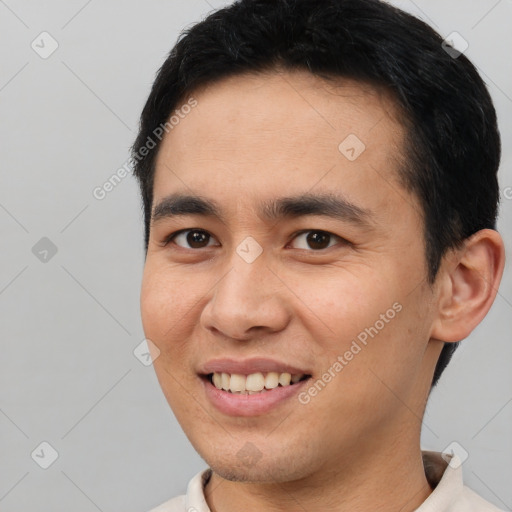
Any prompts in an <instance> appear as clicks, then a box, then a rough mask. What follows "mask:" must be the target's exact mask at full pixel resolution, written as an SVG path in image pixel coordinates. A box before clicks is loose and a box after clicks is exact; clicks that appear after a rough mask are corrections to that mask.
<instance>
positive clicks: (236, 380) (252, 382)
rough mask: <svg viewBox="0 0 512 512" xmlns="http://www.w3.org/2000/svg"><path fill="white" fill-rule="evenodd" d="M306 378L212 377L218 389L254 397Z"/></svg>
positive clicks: (287, 375) (282, 375)
mask: <svg viewBox="0 0 512 512" xmlns="http://www.w3.org/2000/svg"><path fill="white" fill-rule="evenodd" d="M303 377H304V374H296V375H291V374H290V373H277V372H269V373H267V374H263V373H261V372H257V373H251V374H250V375H247V376H246V375H241V374H239V373H233V374H231V375H230V374H229V373H214V374H213V375H212V382H213V385H214V386H215V387H216V388H217V389H223V390H224V391H231V392H232V393H243V394H249V395H252V394H254V393H259V392H264V391H266V390H267V389H274V388H277V386H279V385H281V386H289V385H290V384H295V383H296V382H298V381H299V380H300V379H302V378H303Z"/></svg>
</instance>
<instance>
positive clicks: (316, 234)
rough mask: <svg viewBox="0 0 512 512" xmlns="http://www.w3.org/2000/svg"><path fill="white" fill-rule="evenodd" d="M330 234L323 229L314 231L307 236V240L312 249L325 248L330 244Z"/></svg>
mask: <svg viewBox="0 0 512 512" xmlns="http://www.w3.org/2000/svg"><path fill="white" fill-rule="evenodd" d="M329 236H330V235H328V234H327V233H322V232H321V231H313V232H311V233H310V234H309V235H308V236H307V241H308V244H309V246H310V247H311V248H312V249H325V247H327V246H328V245H329Z"/></svg>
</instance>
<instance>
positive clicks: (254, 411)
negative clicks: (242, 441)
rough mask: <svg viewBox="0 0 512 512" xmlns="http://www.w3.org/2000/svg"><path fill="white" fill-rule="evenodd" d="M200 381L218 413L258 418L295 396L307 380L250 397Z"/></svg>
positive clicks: (206, 380) (204, 380)
mask: <svg viewBox="0 0 512 512" xmlns="http://www.w3.org/2000/svg"><path fill="white" fill-rule="evenodd" d="M201 380H202V381H203V384H204V387H205V392H206V396H207V398H208V399H209V400H210V402H211V403H212V404H213V405H214V406H215V407H216V408H217V409H218V410H219V411H220V412H222V413H224V414H227V415H229V416H258V415H260V414H265V413H267V412H269V411H270V410H272V409H274V408H276V407H278V406H279V405H282V404H283V403H284V402H286V401H287V400H290V399H291V398H292V397H294V396H296V395H297V394H298V393H299V392H300V390H301V389H302V387H303V386H304V385H305V384H306V383H307V381H308V380H309V379H306V380H303V381H300V382H296V383H295V384H291V385H289V386H278V387H277V388H274V389H269V390H267V391H263V392H261V393H254V394H252V395H248V394H245V393H244V394H241V393H230V392H229V391H224V390H223V389H217V388H216V387H215V386H214V385H213V384H212V383H211V382H210V381H209V380H208V379H204V378H203V379H201Z"/></svg>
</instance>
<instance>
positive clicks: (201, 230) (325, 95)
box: [133, 0, 504, 512]
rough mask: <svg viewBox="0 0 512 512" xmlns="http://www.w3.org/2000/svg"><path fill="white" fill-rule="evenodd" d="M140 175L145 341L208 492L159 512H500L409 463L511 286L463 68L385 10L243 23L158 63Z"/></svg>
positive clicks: (211, 24) (303, 0)
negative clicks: (427, 422) (435, 406)
mask: <svg viewBox="0 0 512 512" xmlns="http://www.w3.org/2000/svg"><path fill="white" fill-rule="evenodd" d="M133 156H134V159H135V161H136V169H135V174H136V176H137V178H138V179H139V181H140V184H141V190H142V197H143V201H144V212H145V227H146V238H145V241H146V249H147V254H146V262H145V270H144V277H143V283H142V292H141V311H142V321H143V326H144V331H145V334H146V337H147V339H148V340H150V343H149V344H150V348H151V350H152V351H153V354H154V366H155V371H156V373H157V376H158V380H159V382H160V385H161V387H162V390H163V392H164V394H165V396H166V398H167V400H168V402H169V404H170V406H171V408H172V410H173V412H174V414H175V415H176V417H177V419H178V421H179V422H180V424H181V426H182V428H183V429H184V431H185V433H186V435H187V436H188V438H189V440H190V442H191V443H192V445H193V446H194V447H195V449H196V450H197V452H198V453H199V454H200V455H201V457H203V458H204V460H205V461H206V462H207V464H208V465H209V468H210V469H208V470H206V471H204V472H202V473H200V474H198V475H197V476H196V477H195V478H194V479H193V480H192V481H191V482H190V484H189V487H188V490H187V495H186V496H180V497H177V498H174V499H172V500H170V501H168V502H167V503H164V504H162V505H161V506H160V507H158V508H156V509H154V511H155V512H157V511H158V512H164V511H185V510H187V511H198V512H204V511H208V510H211V511H212V512H231V511H240V510H249V511H252V510H258V511H276V510H294V511H295V510H307V511H309V512H313V511H317V510H322V511H325V510H329V511H339V512H343V511H348V510H350V511H357V510H361V511H362V510H379V511H394V512H396V511H403V512H408V511H412V510H420V511H421V512H426V511H443V512H445V511H446V512H447V511H462V510H464V512H470V511H496V510H498V509H497V508H495V507H494V506H493V505H492V504H490V503H488V502H487V501H485V500H484V499H483V498H481V497H479V496H478V495H477V494H475V493H474V492H473V491H471V490H470V489H469V488H467V487H465V486H464V485H463V483H462V469H461V467H460V461H459V460H458V459H457V457H456V456H455V455H454V456H452V457H451V458H450V456H447V455H441V454H440V453H434V452H422V451H421V448H420V432H421V424H422V418H423V414H424V411H425V405H426V401H427V398H428V395H429V392H430V390H431V389H432V387H433V386H434V385H435V384H436V383H437V381H438V379H439V377H440V375H441V373H442V371H443V370H444V368H445V366H446V365H447V363H448V361H449V359H450V357H451V355H452V353H453V351H454V349H455V348H456V346H457V343H458V342H459V341H461V340H463V339H464V338H466V337H467V336H468V335H469V334H470V333H471V331H472V330H473V329H474V328H475V327H476V326H477V325H478V324H479V322H480V321H481V320H482V319H483V318H484V316H485V315H486V313H487V312H488V310H489V308H490V307H491V305H492V303H493V300H494V298H495V295H496V290H497V288H498V286H499V282H500V279H501V275H502V272H503V266H504V248H503V242H502V239H501V237H500V235H499V234H498V233H497V232H496V231H495V226H496V224H495V222H496V215H497V203H498V184H497V178H496V173H497V168H498V164H499V158H500V141H499V134H498V130H497V126H496V116H495V111H494V108H493V105H492V102H491V99H490V97H489V94H488V92H487V90H486V88H485V85H484V84H483V82H482V80H481V79H480V77H479V75H478V73H477V72H476V70H475V68H474V67H473V65H472V64H471V63H470V62H469V61H468V60H467V59H466V58H465V57H464V56H463V55H459V54H458V53H457V52H455V51H454V50H453V48H447V47H446V45H445V44H444V43H443V41H442V39H441V37H440V36H439V35H438V34H436V33H435V32H434V31H433V30H432V29H431V28H429V27H428V26H427V25H425V24H424V23H422V22H421V21H419V20H417V19H416V18H414V17H412V16H410V15H407V14H405V13H404V12H402V11H400V10H397V9H395V8H393V7H391V6H390V5H388V4H386V3H383V2H380V1H377V0H324V1H311V0H277V1H276V0H272V1H270V0H242V1H240V2H235V3H234V4H233V5H231V6H228V7H226V8H224V9H221V10H219V11H217V12H214V13H213V14H211V15H210V16H209V17H208V18H207V19H205V20H204V21H202V22H201V23H198V24H197V25H195V26H194V27H192V28H191V29H189V30H188V31H187V32H186V34H185V35H184V36H183V37H182V38H181V39H180V41H179V42H178V43H177V44H176V46H175V47H174V49H173V50H172V52H171V54H170V55H169V57H168V59H167V60H166V61H165V63H164V64H163V66H162V68H161V69H160V71H159V74H158V76H157V78H156V81H155V83H154V85H153V88H152V91H151V93H150V96H149V99H148V101H147V103H146V106H145V108H144V111H143V113H142V116H141V125H140V132H139V135H138V138H137V140H136V142H135V144H134V147H133Z"/></svg>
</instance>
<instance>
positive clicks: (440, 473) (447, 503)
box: [149, 451, 504, 512]
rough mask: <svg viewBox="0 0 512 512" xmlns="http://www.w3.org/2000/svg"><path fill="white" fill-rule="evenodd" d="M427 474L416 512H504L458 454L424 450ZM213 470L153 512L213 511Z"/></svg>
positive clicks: (194, 478) (203, 474)
mask: <svg viewBox="0 0 512 512" xmlns="http://www.w3.org/2000/svg"><path fill="white" fill-rule="evenodd" d="M422 454H423V463H424V467H425V475H426V477H427V480H428V482H429V483H430V485H431V487H434V490H433V491H432V493H431V494H430V495H429V497H428V498H427V499H426V500H425V501H424V502H423V503H422V504H421V505H420V507H419V508H417V509H416V511H415V512H504V511H503V510H501V509H499V508H497V507H495V506H494V505H493V504H492V503H489V502H488V501H486V500H484V499H483V498H482V497H481V496H479V495H478V494H476V493H475V492H474V491H472V490H471V489H470V488H469V487H467V486H465V485H464V483H463V481H462V463H461V461H460V459H459V458H458V457H457V455H455V454H454V455H452V456H451V458H449V456H446V455H444V457H446V458H447V459H448V460H449V463H447V462H445V460H444V459H443V456H442V455H441V453H438V452H428V451H423V452H422ZM210 475H211V470H210V469H205V470H204V471H201V472H200V473H198V474H197V475H195V476H194V477H193V478H192V480H190V482H189V484H188V487H187V494H184V495H182V496H176V497H175V498H173V499H171V500H169V501H166V502H165V503H162V504H161V505H160V506H158V507H156V508H153V509H151V510H150V511H149V512H211V511H210V509H209V507H208V504H207V503H206V499H205V497H204V486H205V484H206V482H208V480H209V479H210Z"/></svg>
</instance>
